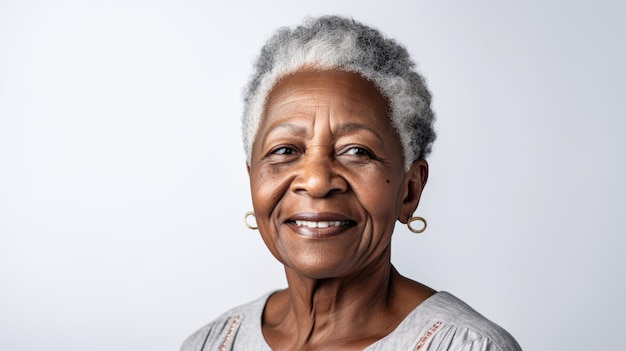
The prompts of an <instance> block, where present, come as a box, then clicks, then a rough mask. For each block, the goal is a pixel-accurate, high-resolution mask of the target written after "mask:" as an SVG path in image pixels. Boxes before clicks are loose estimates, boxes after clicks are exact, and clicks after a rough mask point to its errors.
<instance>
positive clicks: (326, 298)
mask: <svg viewBox="0 0 626 351" xmlns="http://www.w3.org/2000/svg"><path fill="white" fill-rule="evenodd" d="M285 270H286V275H287V281H288V283H289V288H288V289H286V290H284V291H281V292H279V293H276V294H275V295H273V296H272V297H271V298H270V301H268V303H267V305H266V309H265V312H264V318H263V330H264V334H265V337H266V340H267V341H268V343H270V346H272V348H273V349H274V350H281V349H299V350H305V349H320V348H322V349H324V348H325V347H330V346H332V347H331V348H333V349H341V348H342V347H338V346H339V345H344V347H343V348H348V349H349V348H356V349H363V348H365V347H367V346H368V345H370V344H371V343H373V342H375V341H376V340H378V339H381V338H383V337H384V336H386V335H387V334H389V333H390V332H392V331H393V329H395V327H397V325H398V324H399V323H400V322H401V321H402V320H403V319H404V318H405V317H406V315H407V314H408V313H410V312H411V311H412V310H413V309H414V308H415V307H416V306H417V305H418V304H419V303H420V302H421V301H423V300H424V299H425V298H427V297H428V296H430V295H431V294H432V293H433V291H432V290H428V289H427V288H426V287H424V286H422V285H420V284H418V283H415V282H413V281H410V280H408V279H406V278H404V277H402V276H400V274H399V273H398V272H397V271H396V270H395V268H394V267H393V266H392V265H391V263H390V261H389V258H388V257H385V258H383V259H381V260H380V261H379V262H375V263H374V264H372V265H370V266H369V267H367V268H366V269H364V270H362V271H359V272H358V273H355V274H352V275H348V276H346V277H340V278H329V279H313V278H309V277H304V276H302V275H299V274H297V273H296V272H294V271H292V270H290V269H289V268H285Z"/></svg>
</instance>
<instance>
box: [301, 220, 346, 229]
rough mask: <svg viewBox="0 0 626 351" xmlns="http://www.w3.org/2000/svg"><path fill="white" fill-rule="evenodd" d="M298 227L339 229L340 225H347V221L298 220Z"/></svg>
mask: <svg viewBox="0 0 626 351" xmlns="http://www.w3.org/2000/svg"><path fill="white" fill-rule="evenodd" d="M295 222H296V225H297V226H301V227H309V228H328V227H338V226H340V225H346V224H347V223H348V222H347V221H320V222H313V221H300V220H296V221H295Z"/></svg>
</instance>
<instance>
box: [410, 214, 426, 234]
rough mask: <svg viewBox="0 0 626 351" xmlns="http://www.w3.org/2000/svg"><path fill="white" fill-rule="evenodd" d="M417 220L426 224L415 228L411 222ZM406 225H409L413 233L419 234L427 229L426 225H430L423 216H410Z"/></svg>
mask: <svg viewBox="0 0 626 351" xmlns="http://www.w3.org/2000/svg"><path fill="white" fill-rule="evenodd" d="M415 221H420V222H422V223H424V226H423V227H422V228H421V229H415V228H413V227H412V226H411V223H413V222H415ZM406 226H407V227H409V230H410V231H412V232H413V233H416V234H419V233H422V232H423V231H424V230H426V227H427V226H428V225H427V224H426V220H425V219H424V218H423V217H417V216H416V217H411V218H409V220H408V221H406Z"/></svg>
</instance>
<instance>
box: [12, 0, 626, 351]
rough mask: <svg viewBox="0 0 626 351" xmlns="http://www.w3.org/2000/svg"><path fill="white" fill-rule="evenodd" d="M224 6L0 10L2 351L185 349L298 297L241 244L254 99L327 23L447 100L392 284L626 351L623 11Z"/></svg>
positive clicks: (542, 345) (564, 342) (539, 338)
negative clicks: (265, 48) (307, 34)
mask: <svg viewBox="0 0 626 351" xmlns="http://www.w3.org/2000/svg"><path fill="white" fill-rule="evenodd" d="M225 3H226V2H211V1H207V0H205V1H173V0H172V1H147V0H146V1H138V0H130V1H128V0H126V1H111V0H108V1H78V0H76V1H10V0H9V1H7V0H4V1H2V2H0V349H1V350H6V351H21V350H64V351H73V350H81V351H82V350H91V351H99V350H116V351H119V350H152V351H160V350H163V351H165V350H176V349H177V348H178V347H179V345H180V343H181V342H182V341H183V339H184V338H185V337H187V336H188V335H189V334H190V333H191V332H193V331H194V330H196V329H197V328H199V327H201V326H202V325H203V324H205V323H207V322H209V321H210V320H212V319H213V318H215V317H216V316H218V315H219V314H220V313H222V312H223V311H225V310H226V309H228V308H230V307H233V306H235V305H239V304H242V303H244V302H247V301H250V300H252V299H255V298H257V297H258V296H260V295H261V294H264V293H265V292H267V291H269V290H273V289H278V288H281V287H284V286H285V285H286V283H285V279H284V277H283V270H282V267H281V265H280V264H279V263H277V262H276V261H275V259H274V258H273V257H272V256H271V255H270V254H269V253H268V251H267V250H266V248H265V246H264V244H263V243H262V241H261V240H260V237H259V234H258V232H255V231H250V230H248V229H246V228H245V227H244V226H243V223H242V218H243V214H244V213H245V212H246V211H248V210H250V209H251V208H252V205H251V200H250V195H249V185H248V180H247V174H246V170H245V165H244V162H245V161H244V154H243V147H242V145H241V142H240V140H241V138H240V116H241V111H242V107H241V100H240V93H241V89H242V87H243V86H244V84H245V82H246V80H247V78H248V76H249V74H250V72H251V64H252V61H253V59H254V58H255V57H256V55H257V53H258V51H259V49H260V47H261V45H262V43H263V42H264V41H265V40H266V39H267V38H268V36H269V35H270V34H271V33H272V32H273V31H274V30H275V29H276V28H278V27H280V26H284V25H294V24H298V23H300V22H301V21H302V19H303V18H304V17H305V16H306V15H319V14H345V15H350V16H354V17H355V18H356V19H358V20H360V21H363V22H365V23H367V24H369V25H372V26H374V27H377V28H380V29H381V30H382V31H383V32H384V33H386V34H387V35H389V36H391V37H393V38H396V39H397V40H399V41H400V42H402V43H403V44H404V45H405V46H406V47H407V48H408V50H409V51H410V53H411V54H412V55H413V57H414V58H415V59H416V60H417V61H418V64H419V69H420V71H421V72H423V73H424V75H425V76H426V78H427V80H428V83H429V85H430V88H431V90H432V92H433V94H434V109H435V111H436V113H437V116H438V121H437V125H436V128H437V132H438V139H437V141H436V143H435V146H434V151H433V153H432V156H431V157H430V158H429V162H430V170H431V173H430V178H429V182H428V185H427V187H426V190H425V194H424V197H423V198H422V201H421V204H420V207H419V209H418V211H417V214H418V215H421V216H424V217H426V219H427V220H428V223H429V226H428V229H427V231H426V232H425V233H423V234H421V235H414V234H411V233H410V232H409V231H408V230H407V229H406V228H405V227H404V226H401V225H398V226H397V227H396V231H395V236H394V243H393V253H392V259H393V262H394V264H395V265H396V267H397V268H398V270H399V271H400V272H401V273H403V274H404V275H407V276H409V277H411V278H413V279H415V280H418V281H420V282H423V283H425V284H427V285H429V286H431V287H433V288H435V289H437V290H446V291H450V292H452V293H453V294H455V295H457V296H458V297H460V298H461V299H463V300H465V301H466V302H468V303H469V304H470V305H472V306H473V307H475V308H476V309H477V310H478V311H480V312H481V313H483V314H484V315H486V316H487V317H488V318H490V319H492V320H494V321H496V322H497V323H499V324H500V325H502V326H503V327H505V328H506V329H508V330H509V331H510V332H511V333H512V334H513V335H514V336H515V337H516V338H517V340H518V341H519V342H520V344H521V345H522V347H523V348H525V349H526V350H608V349H619V348H620V347H623V343H622V342H621V341H620V340H622V337H621V336H623V333H624V332H625V331H626V322H625V320H624V315H626V308H625V303H624V296H626V288H625V285H626V283H625V275H626V274H625V273H624V267H625V264H624V256H623V255H620V254H621V253H623V252H624V250H625V249H626V247H625V239H624V234H626V226H625V224H624V223H625V221H624V218H623V217H624V214H625V213H626V212H625V210H624V205H625V204H626V203H625V201H624V197H625V196H626V192H625V189H624V179H626V172H625V171H624V160H625V157H624V155H623V154H624V151H626V147H625V146H626V144H625V142H624V141H623V139H624V136H625V135H626V134H625V132H626V130H625V115H626V114H625V112H626V108H625V107H626V103H625V101H626V96H625V94H624V93H625V90H626V89H625V88H626V87H625V82H626V75H625V68H624V62H626V55H625V52H626V50H625V48H624V43H625V42H626V40H625V39H624V33H625V32H626V26H625V25H624V20H623V14H624V12H625V11H626V8H625V6H624V5H622V2H619V1H613V2H611V1H539V0H533V1H524V2H522V1H518V2H511V1H480V0H479V1H461V0H458V1H376V2H375V1H357V0H354V1H338V0H332V1H315V2H309V3H303V2H299V1H258V2H257V1H249V2H240V1H230V2H228V4H227V5H226V4H225Z"/></svg>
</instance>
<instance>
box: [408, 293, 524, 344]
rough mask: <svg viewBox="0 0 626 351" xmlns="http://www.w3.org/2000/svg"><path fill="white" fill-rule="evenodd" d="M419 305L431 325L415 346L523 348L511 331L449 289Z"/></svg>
mask: <svg viewBox="0 0 626 351" xmlns="http://www.w3.org/2000/svg"><path fill="white" fill-rule="evenodd" d="M420 307H421V308H422V311H421V313H420V314H421V315H422V316H423V317H425V318H426V319H428V320H429V322H428V324H427V326H428V327H429V328H428V329H427V331H426V332H425V333H423V334H422V336H421V338H420V341H419V343H422V344H423V347H422V348H417V347H420V345H419V343H418V346H417V347H416V350H458V351H474V350H477V351H478V350H481V351H487V350H489V351H519V350H521V347H520V346H519V344H518V343H517V341H515V339H514V338H513V337H512V336H511V334H509V333H508V332H507V331H506V330H504V329H503V328H502V327H500V326H499V325H497V324H495V323H494V322H492V321H490V320H489V319H487V318H485V317H484V316H483V315H481V314H480V313H478V312H477V311H476V310H474V309H473V308H471V307H470V306H469V305H467V304H466V303H465V302H463V301H461V300H460V299H458V298H456V297H455V296H453V295H452V294H450V293H447V292H440V293H437V294H435V295H433V296H432V297H431V298H429V299H428V300H426V301H425V302H424V303H423V304H422V305H420V306H418V309H419V308H420ZM427 345H428V347H426V346H427Z"/></svg>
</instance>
